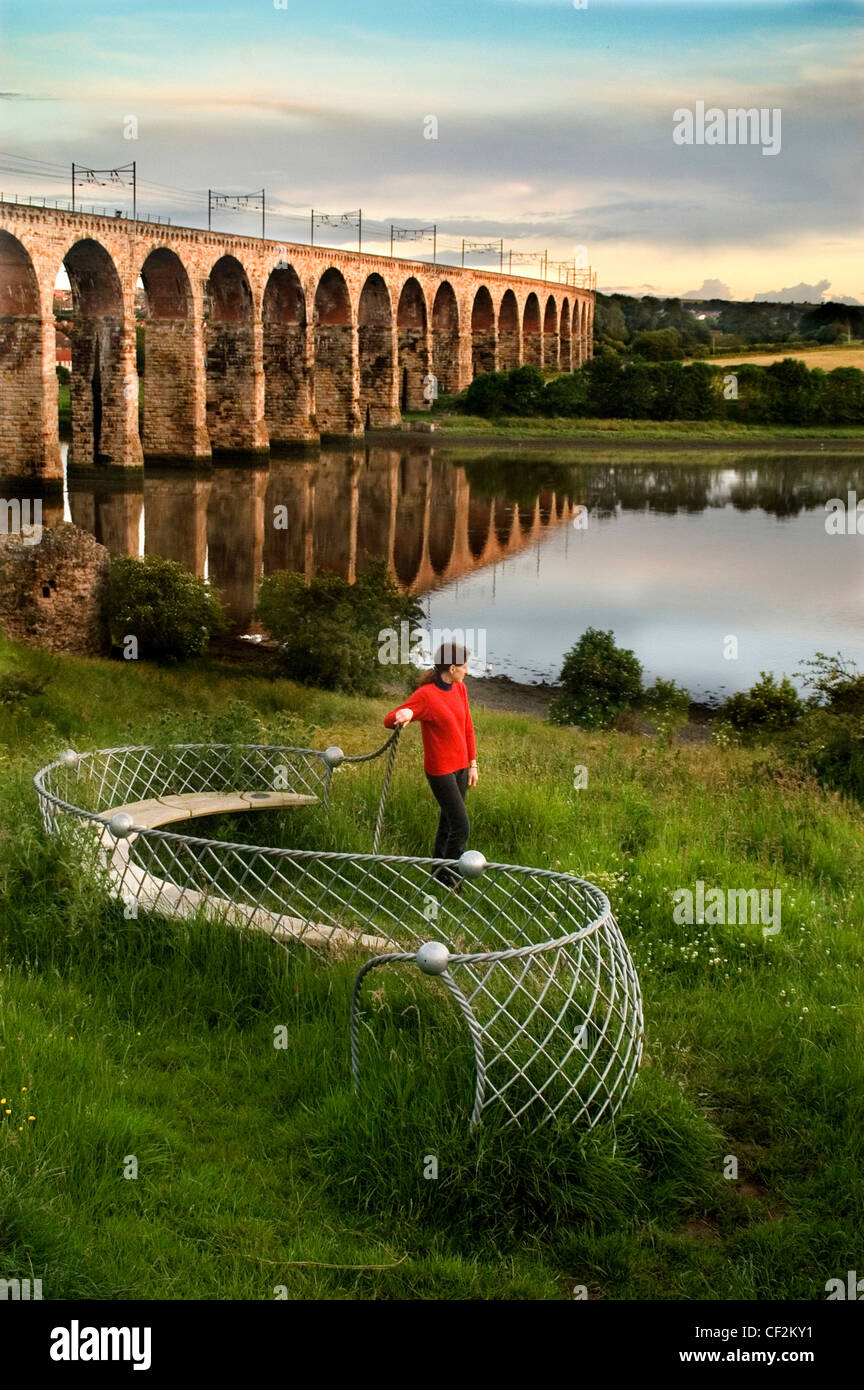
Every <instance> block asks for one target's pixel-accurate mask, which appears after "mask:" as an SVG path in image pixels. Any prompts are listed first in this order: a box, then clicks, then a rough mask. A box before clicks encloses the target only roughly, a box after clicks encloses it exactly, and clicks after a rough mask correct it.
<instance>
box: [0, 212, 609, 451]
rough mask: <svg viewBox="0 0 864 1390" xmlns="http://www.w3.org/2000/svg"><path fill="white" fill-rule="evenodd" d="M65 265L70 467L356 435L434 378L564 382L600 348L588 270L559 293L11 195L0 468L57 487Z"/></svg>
mask: <svg viewBox="0 0 864 1390" xmlns="http://www.w3.org/2000/svg"><path fill="white" fill-rule="evenodd" d="M61 267H63V268H65V271H66V273H67V275H68V277H69V281H70V284H71V286H72V299H73V309H72V320H71V322H69V323H65V324H64V327H65V328H66V329H67V330H68V335H69V337H70V340H71V345H72V367H71V411H72V444H71V453H70V461H71V463H72V464H73V466H74V467H76V468H90V467H92V466H94V465H106V464H112V465H116V466H119V467H126V468H128V467H138V466H140V465H141V463H142V461H143V460H144V459H147V460H148V461H160V462H162V463H167V462H176V461H177V460H179V459H190V458H191V459H198V460H207V459H210V458H211V456H212V454H213V453H217V452H221V453H223V454H228V453H235V454H236V453H251V454H256V453H265V452H266V450H267V448H268V446H269V445H271V444H285V443H292V442H295V443H296V442H297V441H305V440H317V439H319V437H321V436H327V435H330V436H349V437H350V436H356V435H361V434H362V433H363V432H364V430H366V429H369V428H373V429H377V428H379V427H390V426H393V425H396V424H398V423H399V421H400V419H401V412H402V411H404V410H418V409H423V408H424V405H425V400H424V379H425V377H426V376H427V375H429V374H431V375H433V376H434V377H435V378H436V379H437V381H438V382H439V383H440V388H441V390H442V392H455V391H461V390H462V389H463V388H464V387H466V386H467V385H468V384H469V382H471V381H472V380H473V378H474V377H475V376H477V375H478V374H479V373H482V372H489V371H493V370H495V368H499V369H504V368H510V367H515V366H518V365H519V364H520V363H533V364H535V365H537V366H539V367H551V368H555V369H557V370H562V371H572V370H574V369H576V368H578V367H581V365H582V364H583V362H585V361H587V359H588V358H589V357H590V356H591V354H592V342H593V319H594V293H593V288H592V286H593V284H594V277H593V275H592V274H591V272H588V271H585V272H581V271H580V272H575V271H574V272H572V273H571V277H570V278H571V280H572V281H573V282H574V283H572V284H560V283H552V282H547V281H540V280H535V279H531V278H528V277H525V276H519V275H505V274H499V273H497V272H495V273H488V272H480V271H475V270H471V269H468V268H467V267H454V266H446V265H445V266H442V265H432V266H430V265H427V264H424V263H422V262H412V261H403V260H399V259H394V258H393V257H389V256H378V255H369V254H366V253H363V254H361V253H359V252H351V251H335V250H330V249H328V248H326V247H316V246H299V245H290V244H287V243H282V244H280V243H279V242H273V241H265V240H263V239H261V240H259V239H257V238H254V237H238V236H230V235H223V234H221V233H217V232H210V231H207V232H204V231H197V230H195V229H194V228H190V227H164V226H159V227H156V226H154V225H153V224H152V223H146V222H130V221H128V220H127V219H125V218H119V217H97V216H93V215H89V214H85V213H82V212H69V213H67V212H60V211H55V210H53V209H50V208H34V207H24V206H23V205H21V206H19V205H18V204H11V203H3V202H0V475H5V476H8V477H16V478H42V479H59V478H60V477H61V476H62V471H61V467H60V449H59V443H58V430H57V378H56V375H55V357H56V354H55V324H54V288H55V284H56V282H57V276H58V273H59V272H60V270H61ZM139 279H140V281H141V283H142V285H143V290H144V294H143V298H144V302H145V305H146V309H145V314H144V322H143V323H142V324H138V325H136V295H137V287H138V282H139ZM136 326H137V327H138V328H141V329H142V330H143V349H144V370H143V375H142V377H141V380H140V382H139V378H138V371H137V367H136ZM139 390H140V395H141V411H140V428H139Z"/></svg>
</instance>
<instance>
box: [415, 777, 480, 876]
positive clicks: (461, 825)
mask: <svg viewBox="0 0 864 1390" xmlns="http://www.w3.org/2000/svg"><path fill="white" fill-rule="evenodd" d="M426 778H427V781H428V782H429V786H430V787H431V788H432V795H433V796H434V798H435V800H436V801H437V802H438V805H439V806H440V807H441V815H440V817H439V819H438V833H437V835H436V836H435V848H434V850H433V851H432V854H433V857H434V858H435V859H458V858H459V857H460V855H461V854H462V852H463V850H464V849H465V846H466V845H467V843H468V832H469V830H470V829H471V823H470V821H469V820H468V812H467V811H466V810H465V793H466V792H467V790H468V769H467V767H463V768H460V769H459V771H458V772H447V773H445V774H444V775H443V776H441V777H431V776H430V775H429V773H428V772H427V773H426ZM435 877H436V878H438V879H440V880H441V882H442V883H446V884H448V885H450V886H452V887H459V886H461V884H462V878H461V876H460V875H459V874H456V873H454V872H453V870H452V869H438V870H436V871H435Z"/></svg>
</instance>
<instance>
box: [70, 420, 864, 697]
mask: <svg viewBox="0 0 864 1390" xmlns="http://www.w3.org/2000/svg"><path fill="white" fill-rule="evenodd" d="M724 457H725V456H724ZM631 460H632V456H631ZM856 488H857V489H858V491H859V493H860V494H864V468H862V467H861V463H860V461H859V460H858V458H856V457H855V456H854V455H850V454H845V455H839V454H838V455H836V456H831V455H828V454H827V453H826V454H820V455H819V456H818V457H816V458H814V456H813V455H812V454H811V455H808V456H799V457H797V458H795V457H782V456H778V455H777V454H776V453H772V454H763V455H759V454H750V453H748V454H747V456H746V457H740V456H736V458H735V462H734V464H732V465H730V464H728V463H724V464H722V465H720V464H718V465H714V464H711V463H708V464H689V463H677V462H674V461H673V462H669V463H656V462H655V463H650V462H643V461H641V459H640V460H639V461H637V462H632V461H628V460H626V459H625V457H624V456H623V455H622V458H621V460H620V461H619V462H615V463H596V462H591V461H586V462H579V463H576V464H569V463H568V464H564V463H559V462H557V461H556V458H555V455H554V453H549V454H547V455H546V456H543V455H542V454H535V453H533V452H532V453H531V454H530V455H524V454H520V455H517V456H515V457H514V456H513V455H511V454H508V453H507V452H506V451H500V452H495V451H489V450H486V451H483V452H480V451H478V452H477V453H476V454H471V453H469V452H466V451H463V450H460V451H459V453H458V455H457V454H456V453H455V452H452V451H451V452H449V453H448V451H446V450H443V449H441V448H440V446H431V447H424V446H421V447H417V446H415V445H414V444H413V443H412V444H411V446H410V447H408V448H404V449H394V448H384V447H365V448H360V449H342V450H340V449H331V450H326V449H322V451H321V453H320V455H318V456H315V457H313V458H287V459H277V458H273V459H271V460H270V463H269V466H260V467H249V466H242V467H241V466H238V467H231V466H220V467H217V468H214V469H213V471H212V473H210V474H207V475H194V474H191V473H188V472H182V471H180V472H173V473H168V472H164V473H162V474H161V475H158V474H151V473H149V472H148V474H147V475H146V477H145V480H144V484H143V487H142V486H141V485H140V483H139V484H137V485H136V486H135V487H133V488H128V487H126V486H118V485H116V484H114V483H111V484H109V483H108V482H102V481H101V480H100V481H97V482H93V481H92V480H91V481H88V482H84V481H82V480H79V479H76V478H74V477H73V478H70V479H69V480H68V483H67V491H66V495H65V498H64V512H65V515H66V517H67V518H68V519H71V520H73V521H75V522H76V523H77V524H78V525H80V526H83V527H85V528H87V529H88V530H90V531H92V532H93V533H94V534H95V535H96V536H97V538H98V539H99V540H100V541H102V542H103V543H104V544H105V545H107V546H108V547H109V549H111V550H112V551H114V552H115V553H129V554H143V553H151V552H152V553H156V554H160V555H164V556H166V557H168V558H171V559H175V560H179V561H180V562H181V563H183V564H185V565H187V566H188V568H189V569H191V570H192V571H193V572H195V573H198V574H202V575H207V576H208V577H209V578H210V579H211V581H212V582H213V584H214V585H215V586H216V588H217V589H218V590H219V591H220V593H221V595H222V598H223V602H224V604H225V606H226V609H227V611H228V613H229V616H230V618H231V620H232V622H233V624H234V625H235V627H236V628H237V629H238V630H240V631H255V630H256V629H255V626H254V619H253V610H254V604H255V597H256V593H257V588H258V585H259V583H260V580H261V578H262V576H264V575H267V574H271V573H273V572H274V571H275V570H279V569H292V570H295V571H298V572H300V573H306V574H310V575H311V574H313V573H314V572H315V570H316V569H318V568H325V569H332V570H335V571H336V572H337V573H339V574H342V575H343V576H344V577H345V578H347V579H349V580H353V579H354V578H355V577H356V576H357V575H358V574H359V573H362V571H363V569H364V568H365V567H366V566H368V564H369V563H370V561H372V560H379V559H384V560H385V561H386V563H387V564H388V566H389V568H390V571H391V573H392V574H393V575H394V578H395V579H396V580H397V582H398V583H399V585H400V587H402V588H403V589H410V590H411V591H412V592H414V593H416V594H418V595H421V596H423V598H424V607H425V609H426V612H427V617H428V620H429V622H430V624H431V625H432V626H433V627H438V628H448V627H449V628H461V629H471V630H473V631H474V633H475V634H476V636H475V648H476V650H477V652H478V657H483V656H484V650H483V645H482V644H483V643H485V661H484V665H488V666H489V667H491V669H492V671H493V672H494V673H495V674H504V675H509V676H512V677H514V678H516V679H520V680H539V679H547V680H550V679H555V678H556V677H557V675H558V672H559V670H560V665H561V659H562V656H563V655H564V653H565V652H566V651H567V649H568V648H569V647H570V646H571V645H572V644H573V642H575V641H576V639H577V638H578V637H579V635H580V633H582V632H583V631H584V629H585V628H586V627H589V626H593V627H599V628H611V629H612V630H613V631H614V633H615V636H616V639H617V640H618V642H619V643H622V644H624V645H625V646H628V647H632V648H633V649H634V650H635V652H636V653H637V655H638V656H639V658H640V660H641V661H642V663H643V665H644V667H645V669H646V673H647V674H648V676H649V677H650V678H653V677H654V676H655V675H660V676H664V677H674V679H675V680H677V681H678V682H679V683H680V684H682V685H684V686H686V687H687V688H688V689H689V690H690V691H691V692H692V693H693V695H694V696H695V697H703V696H706V695H711V694H713V695H717V694H723V693H728V692H730V691H733V690H739V689H744V688H746V687H747V686H749V685H751V684H752V682H753V681H754V680H755V679H757V677H758V675H759V672H760V671H761V670H771V671H775V672H778V673H779V672H784V671H785V672H787V673H788V674H792V673H793V672H794V671H795V670H796V669H797V668H798V666H799V663H800V662H801V660H802V659H804V658H807V657H810V656H812V655H813V653H814V652H815V651H816V650H821V651H825V652H830V653H833V652H835V651H838V650H840V651H842V652H843V653H844V654H845V655H847V656H850V657H852V658H853V659H855V660H857V661H858V663H859V664H861V665H864V535H862V536H829V535H828V534H827V532H826V529H825V516H826V513H825V504H826V502H827V501H828V499H829V498H832V497H842V498H845V497H846V494H847V492H848V491H849V490H850V489H856ZM580 508H584V509H587V511H586V512H585V513H582V514H581V515H580V511H579V509H580ZM584 515H587V525H584V526H583V525H581V524H580V521H581V520H582V517H583V516H584ZM55 519H59V513H58V515H57V516H55ZM50 520H51V517H50V514H49V515H46V521H48V522H49V523H50ZM481 632H482V633H483V634H484V636H483V637H481V636H480V633H481ZM729 637H735V638H736V639H737V643H738V657H737V659H735V660H729V659H726V658H725V657H724V644H725V645H726V647H727V649H728V645H729V644H728V643H727V641H726V639H727V638H729Z"/></svg>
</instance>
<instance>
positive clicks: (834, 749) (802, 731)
mask: <svg viewBox="0 0 864 1390" xmlns="http://www.w3.org/2000/svg"><path fill="white" fill-rule="evenodd" d="M799 679H800V680H801V681H803V682H805V683H806V685H807V686H808V687H809V688H810V694H809V695H808V697H807V698H806V699H802V698H801V697H800V696H799V694H798V692H797V691H796V690H795V688H794V686H793V685H792V684H791V682H790V681H789V680H787V679H786V678H785V677H784V678H783V679H782V680H781V681H776V680H775V679H774V678H773V677H772V676H770V675H766V673H765V672H763V673H762V677H761V679H760V680H759V681H757V683H756V684H755V685H754V686H752V687H751V689H750V690H749V691H746V692H744V693H742V694H740V695H733V696H732V697H731V698H730V699H729V700H727V701H726V704H725V705H724V707H723V711H722V712H723V715H724V717H725V718H726V719H728V720H729V722H730V723H731V724H732V725H733V726H734V727H735V728H736V729H738V730H740V731H741V732H742V733H743V734H744V735H745V736H747V737H750V738H759V737H761V738H763V739H767V740H769V741H770V742H771V743H772V744H773V746H774V749H775V752H776V755H777V757H778V758H779V759H780V761H781V762H782V763H783V764H784V765H785V766H786V767H788V768H789V769H790V770H792V771H796V772H798V773H801V772H803V773H805V774H809V775H810V776H812V777H815V778H817V779H818V781H819V782H820V783H821V784H822V786H824V787H828V788H832V789H834V790H836V791H839V792H843V793H845V794H847V795H848V796H852V797H855V798H856V799H857V800H858V801H859V802H861V803H864V673H861V672H860V671H858V669H857V667H856V665H855V663H854V662H853V661H848V660H844V658H843V657H842V656H840V655H836V656H827V655H826V654H825V653H824V652H817V653H816V656H815V657H814V658H813V659H812V660H811V661H805V662H804V664H803V667H802V670H801V671H800V672H799Z"/></svg>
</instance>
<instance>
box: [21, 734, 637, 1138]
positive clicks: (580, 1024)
mask: <svg viewBox="0 0 864 1390" xmlns="http://www.w3.org/2000/svg"><path fill="white" fill-rule="evenodd" d="M398 743H399V731H398V730H394V732H393V734H391V735H390V737H389V738H388V739H387V741H386V742H385V743H384V744H383V745H382V746H381V747H380V748H378V749H376V750H375V751H374V752H373V753H367V754H358V755H352V756H351V757H346V756H345V754H344V753H342V751H341V749H338V748H330V749H326V750H324V751H319V750H315V749H307V748H286V747H282V746H273V747H268V746H264V745H228V744H186V745H173V746H170V747H166V748H156V747H148V746H139V747H130V748H113V749H104V750H100V751H98V752H94V753H84V754H77V753H74V752H69V753H67V754H64V755H63V757H62V758H60V759H59V760H58V761H57V762H55V763H52V764H51V765H50V766H49V767H46V768H43V769H42V770H41V771H40V772H39V773H37V775H36V777H35V779H34V780H35V786H36V791H37V795H38V798H39V803H40V807H41V810H42V816H43V822H44V824H45V827H46V830H47V831H48V832H49V833H51V834H52V835H54V836H56V837H58V839H60V840H62V841H64V842H65V843H67V844H68V846H69V847H70V849H71V851H72V852H74V854H75V855H76V856H77V858H78V859H79V861H80V862H81V864H82V866H83V867H84V869H85V871H86V872H87V873H88V874H90V875H92V876H93V878H94V880H96V881H98V882H100V883H101V884H102V885H103V886H104V889H105V890H106V891H107V892H108V893H110V894H112V895H113V896H115V897H117V898H120V899H121V900H122V901H124V902H125V903H127V904H134V911H135V912H136V913H137V912H138V911H139V910H141V911H147V912H155V913H159V914H161V915H163V916H173V917H194V916H205V917H207V918H208V919H219V920H222V921H224V922H226V923H227V924H229V925H232V926H237V927H242V928H244V929H254V930H259V931H265V932H267V933H268V934H269V935H270V936H271V938H272V939H273V940H274V941H278V942H279V943H280V944H282V945H283V946H284V947H285V948H286V949H295V948H296V947H297V946H298V945H303V946H305V947H307V948H308V949H309V950H312V951H314V952H316V953H318V954H319V955H321V956H323V957H325V958H326V957H328V956H332V954H333V953H334V952H335V953H337V954H344V953H345V952H346V951H349V952H356V951H359V952H361V953H362V954H363V955H365V956H366V957H367V959H366V960H365V961H364V962H363V963H362V964H361V966H360V968H359V971H358V973H357V975H356V978H355V980H354V987H353V990H352V994H351V1001H350V1027H349V1031H350V1056H351V1071H352V1076H353V1080H354V1085H355V1089H356V1088H357V1086H358V1084H359V1068H360V1053H359V1030H360V1005H361V995H362V986H363V982H364V980H365V978H366V976H367V975H368V974H369V972H370V971H371V970H374V969H376V968H378V967H380V966H383V965H401V964H407V963H411V962H413V963H414V964H415V965H417V966H418V967H419V969H420V970H421V971H423V972H424V973H425V974H427V975H430V976H434V975H437V976H439V977H440V979H441V982H442V984H443V985H444V987H445V989H446V990H447V991H448V992H449V994H450V996H451V998H452V999H453V1000H454V1002H455V1004H456V1006H457V1008H458V1010H459V1012H460V1014H461V1016H462V1018H463V1019H464V1021H465V1025H466V1027H467V1029H468V1032H469V1035H470V1037H471V1041H472V1046H473V1050H474V1060H475V1093H474V1105H473V1109H472V1112H471V1125H472V1127H473V1126H474V1125H476V1124H477V1123H478V1122H479V1120H480V1118H481V1115H482V1114H483V1113H484V1112H485V1111H486V1110H488V1108H489V1107H490V1106H495V1107H496V1108H498V1109H500V1110H501V1111H502V1112H503V1114H504V1117H505V1119H506V1120H507V1121H508V1122H514V1123H522V1122H523V1121H525V1120H532V1121H534V1122H536V1123H544V1122H546V1121H549V1120H551V1119H553V1118H554V1117H556V1116H559V1115H564V1114H566V1115H567V1117H568V1119H570V1120H571V1121H572V1122H573V1123H581V1124H583V1125H585V1126H591V1125H594V1124H596V1123H597V1122H598V1121H599V1120H600V1119H601V1118H604V1117H608V1116H611V1115H614V1114H615V1113H616V1112H617V1110H618V1109H619V1108H620V1106H621V1104H622V1103H623V1100H624V1097H625V1096H626V1094H627V1092H628V1090H629V1088H630V1086H631V1085H632V1083H633V1080H634V1078H635V1076H636V1073H637V1070H638V1066H639V1061H640V1057H641V1049H642V1004H641V995H640V990H639V981H638V978H637V976H636V972H635V969H634V967H633V963H632V960H631V959H630V955H629V952H628V950H627V947H626V944H625V942H624V939H623V937H622V935H621V932H620V930H619V928H618V925H617V923H616V922H615V919H614V917H613V916H612V912H611V908H610V905H609V902H608V899H607V898H606V896H605V894H603V893H602V892H601V890H600V889H598V888H596V887H595V886H594V885H593V884H590V883H587V882H586V881H585V880H583V879H579V878H577V877H575V876H574V875H572V874H568V873H561V872H555V871H552V870H549V869H537V868H529V867H525V866H519V865H511V864H490V863H487V862H486V860H485V859H484V857H483V856H482V855H481V854H479V853H477V851H471V850H469V851H466V853H465V854H464V855H463V856H462V858H461V859H460V860H458V861H449V860H448V861H443V860H435V859H429V858H417V857H408V856H402V855H387V854H380V853H379V852H378V850H379V848H380V842H381V836H382V828H383V824H384V811H385V805H386V801H387V797H388V793H389V790H390V786H391V782H392V774H393V767H394V762H395V757H396V750H397V748H398ZM385 753H387V755H388V756H387V762H386V765H385V771H384V777H383V781H382V788H381V794H380V797H379V801H378V807H377V814H376V818H375V829H374V834H373V852H372V853H371V854H370V853H367V854H355V853H351V852H345V851H341V852H335V851H321V850H317V849H311V850H300V849H293V848H281V849H280V848H276V847H267V846H263V845H259V844H257V843H251V844H250V843H240V842H231V841H223V840H214V839H211V838H208V837H206V836H205V835H200V834H197V833H190V832H193V831H195V830H196V829H197V827H195V826H194V825H193V824H192V822H193V821H194V820H195V818H196V817H197V816H201V815H215V814H226V813H232V814H237V813H240V812H245V811H251V810H254V809H256V808H258V809H261V808H265V809H266V808H270V807H274V808H278V807H280V806H284V807H292V808H293V809H292V810H291V812H290V814H292V815H304V814H309V811H308V810H304V809H303V808H304V807H306V808H309V807H313V806H314V805H315V804H320V805H322V806H324V807H329V805H330V798H331V791H332V777H333V772H334V769H335V768H337V767H339V766H340V765H341V764H342V763H349V762H351V763H360V762H371V761H373V760H374V759H376V758H379V757H381V756H383V755H384V754H385ZM445 866H446V867H448V868H450V869H451V870H456V871H457V872H458V873H459V874H460V875H461V878H462V885H461V887H462V891H461V892H453V891H451V890H450V889H448V888H446V887H444V886H443V885H442V884H441V883H440V881H439V880H438V879H437V877H436V874H437V873H438V872H440V870H441V869H442V868H443V867H445ZM430 936H431V937H433V938H434V939H432V940H430Z"/></svg>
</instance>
